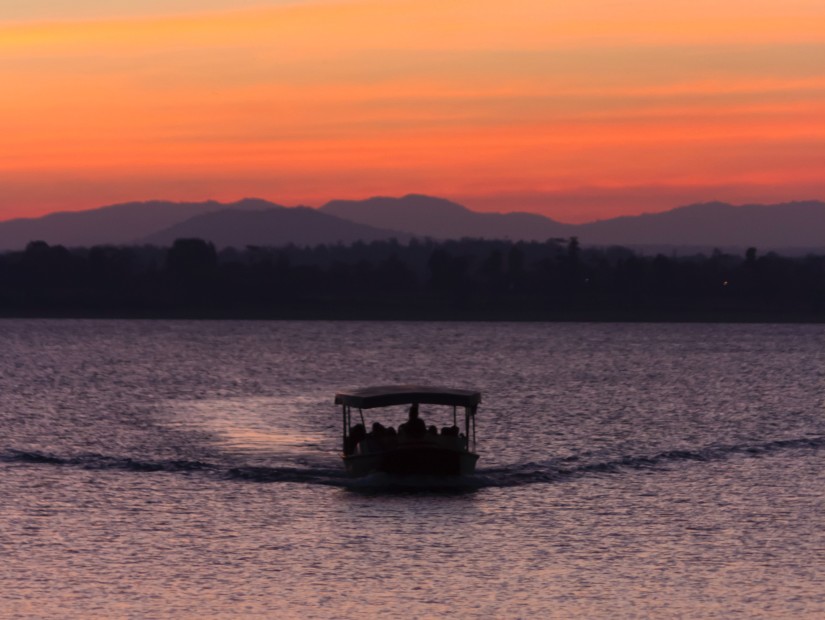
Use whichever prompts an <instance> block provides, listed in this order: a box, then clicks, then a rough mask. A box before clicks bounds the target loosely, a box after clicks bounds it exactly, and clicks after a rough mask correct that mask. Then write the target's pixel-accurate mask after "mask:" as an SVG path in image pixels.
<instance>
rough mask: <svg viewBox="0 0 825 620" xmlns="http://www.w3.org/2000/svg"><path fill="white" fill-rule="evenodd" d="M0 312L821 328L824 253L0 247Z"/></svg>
mask: <svg viewBox="0 0 825 620" xmlns="http://www.w3.org/2000/svg"><path fill="white" fill-rule="evenodd" d="M0 317H5V318H101V319H113V318H123V319H202V320H321V321H324V320H327V321H335V320H337V321H490V322H503V321H507V322H517V321H529V322H591V323H641V322H647V323H811V324H819V323H825V256H815V255H811V256H806V257H801V258H790V257H782V256H778V255H776V254H771V253H768V254H766V255H764V256H760V255H759V254H758V252H757V250H756V249H755V248H749V249H748V250H747V252H746V253H745V254H744V255H743V256H734V255H728V254H723V253H721V252H714V253H713V254H712V255H711V256H693V257H685V258H676V257H667V256H663V255H657V256H655V257H648V256H638V255H636V254H634V253H633V252H632V251H630V250H627V249H625V248H607V249H594V248H590V249H586V248H581V247H580V246H579V244H578V241H577V240H576V239H575V238H573V239H570V240H567V241H558V240H549V241H547V242H545V243H522V242H518V243H514V242H509V241H486V240H477V239H476V240H474V239H465V240H461V241H450V242H440V243H439V242H432V241H427V242H422V243H410V244H409V245H406V246H404V245H401V244H398V243H395V242H375V243H372V244H363V243H362V244H354V245H352V246H318V247H313V248H297V247H294V246H291V247H287V248H255V247H249V248H246V249H243V250H224V251H221V252H217V251H216V250H215V248H214V246H212V244H210V243H207V242H205V241H202V240H200V239H180V240H178V241H176V242H175V244H174V245H173V246H172V247H171V248H158V247H152V246H146V247H93V248H76V249H71V250H69V249H66V248H63V247H61V246H54V247H52V246H49V245H48V244H46V243H43V242H32V243H30V244H29V246H28V247H27V248H26V250H25V251H23V252H13V253H7V254H0Z"/></svg>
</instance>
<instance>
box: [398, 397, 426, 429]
mask: <svg viewBox="0 0 825 620" xmlns="http://www.w3.org/2000/svg"><path fill="white" fill-rule="evenodd" d="M398 432H399V434H401V435H407V436H409V437H421V436H422V435H424V434H425V433H426V432H427V425H426V424H424V420H422V419H421V418H419V417H418V403H413V405H412V406H411V407H410V413H409V418H408V419H407V421H406V422H404V423H403V424H402V425H401V426H399V427H398Z"/></svg>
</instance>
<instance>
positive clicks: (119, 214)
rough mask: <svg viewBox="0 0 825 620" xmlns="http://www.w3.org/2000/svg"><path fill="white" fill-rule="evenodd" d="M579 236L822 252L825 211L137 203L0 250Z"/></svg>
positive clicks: (81, 215) (67, 222)
mask: <svg viewBox="0 0 825 620" xmlns="http://www.w3.org/2000/svg"><path fill="white" fill-rule="evenodd" d="M572 236H576V237H578V238H579V241H580V242H581V243H582V244H584V245H624V246H628V247H636V248H647V249H654V248H655V249H657V250H662V249H664V248H676V247H680V248H694V249H696V250H706V249H710V248H713V247H719V248H721V249H728V248H744V247H749V246H755V247H757V248H759V249H760V250H778V251H781V250H785V251H794V252H800V251H803V250H805V251H825V202H822V201H804V202H802V201H801V202H788V203H783V204H775V205H756V204H754V205H742V206H733V205H730V204H725V203H720V202H709V203H703V204H694V205H688V206H683V207H678V208H676V209H672V210H670V211H665V212H662V213H655V214H643V215H637V216H623V217H618V218H612V219H606V220H601V221H596V222H590V223H586V224H565V223H562V222H558V221H555V220H553V219H551V218H548V217H544V216H541V215H537V214H534V213H519V212H514V213H479V212H475V211H471V210H470V209H467V208H466V207H464V206H462V205H460V204H458V203H455V202H451V201H449V200H445V199H443V198H435V197H430V196H422V195H416V194H410V195H408V196H404V197H401V198H386V197H376V198H369V199H367V200H360V201H346V200H333V201H331V202H329V203H327V204H325V205H323V206H322V207H320V208H318V209H313V208H309V207H303V206H299V207H285V206H282V205H278V204H275V203H272V202H268V201H266V200H261V199H255V198H247V199H244V200H240V201H238V202H234V203H219V202H215V201H207V202H193V203H176V202H165V201H151V202H131V203H125V204H117V205H111V206H107V207H101V208H98V209H91V210H87V211H77V212H64V213H53V214H50V215H46V216H43V217H40V218H30V219H15V220H8V221H4V222H0V250H18V249H22V248H23V247H25V246H26V244H27V243H28V242H29V241H32V240H42V241H46V242H47V243H49V244H52V245H57V244H60V245H65V246H68V247H75V246H92V245H131V244H153V245H170V244H171V243H172V242H173V241H174V240H175V239H177V238H182V237H199V238H202V239H206V240H209V241H212V242H213V243H214V244H215V245H216V246H218V247H227V246H234V247H244V246H247V245H259V246H283V245H287V244H290V243H293V244H295V245H318V244H321V243H326V244H334V243H343V244H349V243H353V242H355V241H359V240H360V241H367V242H368V241H375V240H381V239H390V238H395V239H397V240H399V241H402V242H404V241H407V240H409V239H411V238H412V237H419V238H424V237H429V238H433V239H438V240H443V239H458V238H463V237H475V238H486V239H510V240H514V241H515V240H525V241H545V240H547V239H552V238H568V237H572Z"/></svg>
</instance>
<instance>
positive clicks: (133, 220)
mask: <svg viewBox="0 0 825 620" xmlns="http://www.w3.org/2000/svg"><path fill="white" fill-rule="evenodd" d="M277 206H279V205H275V204H274V203H271V202H267V201H265V200H260V199H257V198H245V199H243V200H239V201H237V202H234V203H231V204H224V203H220V202H216V201H214V200H209V201H206V202H168V201H161V200H153V201H148V202H128V203H123V204H116V205H110V206H106V207H100V208H98V209H90V210H87V211H70V212H61V213H51V214H49V215H46V216H43V217H39V218H21V219H15V220H9V221H6V222H0V250H19V249H22V248H23V247H25V246H26V244H27V243H28V242H29V241H34V240H39V241H45V242H46V243H48V244H50V245H64V246H67V247H81V246H93V245H126V244H132V243H137V242H138V241H139V240H140V239H142V238H143V237H146V236H147V235H151V234H152V233H155V232H157V231H159V230H162V229H164V228H168V227H169V226H172V225H174V224H176V223H178V222H182V221H184V220H187V219H189V218H191V217H193V216H196V215H200V214H203V213H209V212H212V211H218V210H222V209H235V210H239V211H246V210H256V209H266V208H272V207H277Z"/></svg>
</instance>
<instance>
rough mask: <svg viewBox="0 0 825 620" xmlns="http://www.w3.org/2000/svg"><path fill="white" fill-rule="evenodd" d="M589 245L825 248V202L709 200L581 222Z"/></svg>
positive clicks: (581, 233)
mask: <svg viewBox="0 0 825 620" xmlns="http://www.w3.org/2000/svg"><path fill="white" fill-rule="evenodd" d="M577 234H578V236H579V239H580V240H581V241H582V242H584V243H588V244H601V245H604V244H616V243H619V244H622V245H629V246H639V245H670V246H720V247H724V246H728V247H730V246H734V247H747V246H756V247H759V248H775V249H776V248H794V247H796V248H825V203H824V202H820V201H813V200H812V201H805V202H788V203H783V204H776V205H743V206H733V205H730V204H726V203H722V202H707V203H701V204H694V205H688V206H684V207H678V208H676V209H672V210H670V211H665V212H663V213H653V214H645V215H637V216H627V217H618V218H614V219H609V220H602V221H599V222H592V223H589V224H582V225H580V226H579V227H578V232H577Z"/></svg>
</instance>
